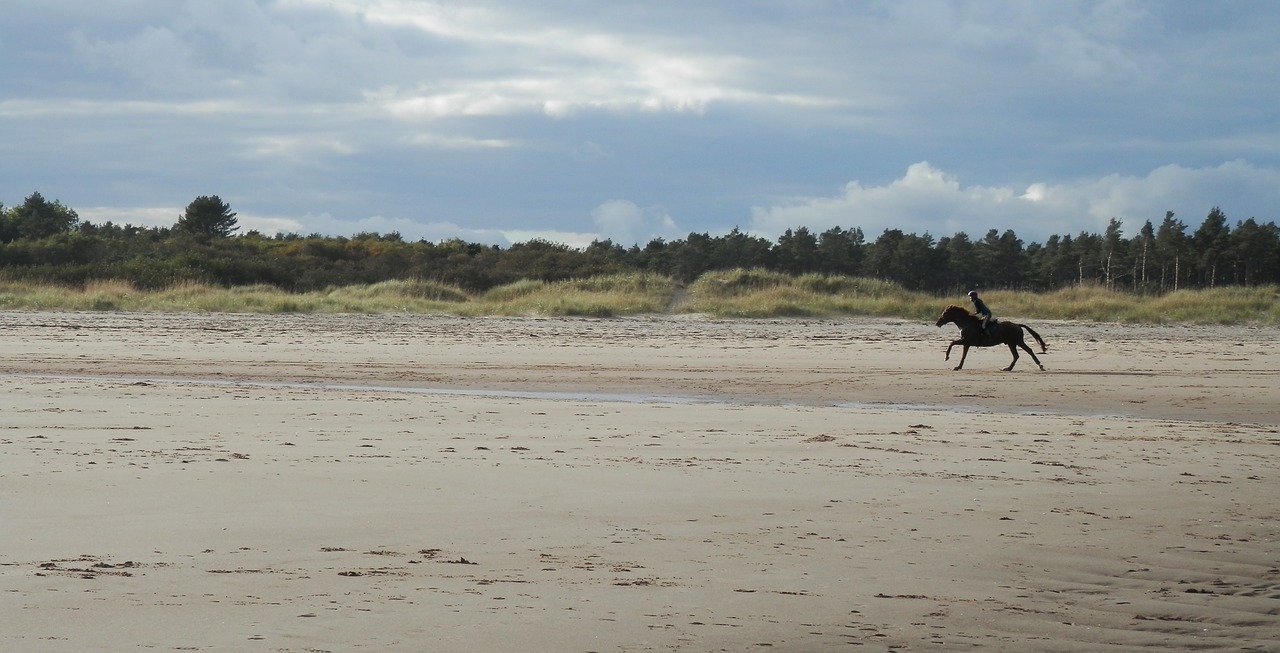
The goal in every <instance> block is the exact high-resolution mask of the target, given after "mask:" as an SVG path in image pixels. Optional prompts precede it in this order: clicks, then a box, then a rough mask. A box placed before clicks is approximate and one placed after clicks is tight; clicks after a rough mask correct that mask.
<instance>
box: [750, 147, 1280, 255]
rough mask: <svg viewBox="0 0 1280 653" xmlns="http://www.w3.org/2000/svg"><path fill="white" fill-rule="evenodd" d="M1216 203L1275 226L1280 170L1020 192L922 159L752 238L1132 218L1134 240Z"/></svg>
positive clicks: (757, 227)
mask: <svg viewBox="0 0 1280 653" xmlns="http://www.w3.org/2000/svg"><path fill="white" fill-rule="evenodd" d="M1213 206H1219V207H1221V208H1222V210H1223V211H1224V212H1226V213H1227V216H1228V218H1231V219H1238V220H1242V219H1245V218H1249V217H1255V218H1258V219H1259V220H1261V221H1264V222H1266V221H1271V220H1274V219H1275V216H1274V211H1275V208H1274V207H1276V206H1280V170H1274V169H1262V168H1257V167H1254V166H1252V165H1249V164H1248V163H1245V162H1243V161H1229V162H1226V163H1223V164H1222V165H1219V166H1216V167H1212V168H1185V167H1182V166H1177V165H1168V166H1163V167H1161V168H1158V169H1156V170H1153V171H1152V172H1151V173H1150V174H1148V175H1146V176H1143V177H1133V176H1123V175H1109V176H1107V177H1104V178H1101V179H1096V180H1087V181H1080V182H1075V183H1069V184H1050V183H1045V182H1037V183H1033V184H1031V185H1029V186H1027V187H1026V188H1023V189H1017V188H1013V187H1007V186H1005V187H1001V186H992V187H986V186H976V185H970V186H966V185H964V184H962V183H961V181H960V180H959V179H958V178H957V177H955V176H954V175H950V174H948V173H946V172H944V171H942V170H939V169H937V168H935V167H933V166H931V165H929V164H928V163H926V162H921V163H916V164H913V165H911V166H910V167H908V168H907V171H906V173H905V174H904V175H903V176H902V177H901V178H899V179H896V180H894V181H892V182H890V183H888V184H885V185H883V186H870V187H868V186H863V185H862V184H860V183H858V182H856V181H852V182H849V183H848V184H846V185H845V187H844V189H843V191H842V192H841V193H839V194H837V195H833V196H829V197H804V198H793V199H791V200H789V201H787V202H784V203H780V204H777V205H773V206H758V207H754V208H752V219H751V223H750V231H752V232H753V233H758V234H761V235H764V236H766V237H774V236H776V235H777V234H780V233H782V232H784V231H785V230H787V229H794V228H796V227H800V226H803V227H806V228H808V229H809V230H810V231H816V232H821V231H825V230H826V229H828V228H830V227H834V226H840V227H843V228H854V227H859V228H861V229H862V230H863V231H864V232H865V234H866V236H867V238H868V240H874V239H875V238H877V237H878V236H879V235H880V234H881V233H883V232H884V230H886V229H900V230H902V231H904V232H907V233H915V234H920V235H923V234H925V233H929V234H931V235H933V236H934V237H935V238H936V237H942V236H950V235H953V234H955V233H957V232H961V231H963V232H965V233H967V234H968V235H969V236H970V237H973V238H981V237H982V236H983V235H985V234H986V232H987V231H988V230H990V229H997V230H1001V231H1003V230H1004V229H1013V230H1014V232H1015V233H1017V234H1018V236H1019V237H1021V238H1023V239H1024V240H1034V241H1038V242H1043V240H1044V239H1045V238H1046V237H1048V236H1050V235H1054V234H1057V235H1074V234H1075V233H1076V232H1078V231H1089V232H1093V233H1100V232H1102V231H1103V230H1104V229H1105V228H1106V225H1107V223H1108V222H1109V221H1110V220H1111V218H1118V219H1120V220H1121V221H1123V223H1124V225H1125V231H1126V233H1127V234H1128V235H1130V236H1131V235H1133V234H1134V233H1136V232H1137V229H1138V228H1140V226H1141V225H1142V223H1143V222H1145V221H1147V220H1151V221H1152V223H1153V224H1159V222H1160V220H1161V219H1163V217H1164V214H1165V211H1174V212H1175V213H1177V214H1178V215H1179V216H1180V218H1181V219H1183V222H1184V223H1186V224H1187V225H1188V226H1190V227H1192V228H1194V227H1195V226H1197V225H1198V224H1199V223H1200V220H1202V219H1203V217H1204V216H1205V215H1206V214H1207V213H1208V212H1209V210H1210V209H1211V208H1212V207H1213ZM1193 216H1194V217H1193Z"/></svg>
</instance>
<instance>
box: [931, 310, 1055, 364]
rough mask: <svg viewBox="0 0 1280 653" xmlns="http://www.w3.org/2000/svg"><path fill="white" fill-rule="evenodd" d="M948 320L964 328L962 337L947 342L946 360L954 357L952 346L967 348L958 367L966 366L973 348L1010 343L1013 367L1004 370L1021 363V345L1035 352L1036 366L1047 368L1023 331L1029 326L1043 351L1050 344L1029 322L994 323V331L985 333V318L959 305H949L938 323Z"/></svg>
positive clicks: (1032, 356)
mask: <svg viewBox="0 0 1280 653" xmlns="http://www.w3.org/2000/svg"><path fill="white" fill-rule="evenodd" d="M947 322H951V323H953V324H955V325H956V326H958V327H960V339H959V340H952V341H951V344H950V345H947V357H946V358H945V359H944V360H951V348H952V347H955V346H956V345H960V346H962V347H964V349H963V350H962V351H961V353H960V364H959V365H957V366H956V367H955V369H957V370H958V369H960V368H962V367H964V359H965V357H966V356H968V355H969V348H970V347H994V346H996V345H1009V353H1011V354H1013V362H1012V363H1009V367H1006V368H1004V371H1006V372H1008V371H1010V370H1012V369H1013V366H1014V365H1017V364H1018V347H1022V348H1023V349H1025V350H1027V353H1028V354H1031V360H1033V361H1035V362H1036V365H1039V366H1040V369H1042V370H1043V369H1044V365H1043V364H1042V363H1041V362H1040V359H1039V358H1036V353H1035V352H1034V351H1031V348H1030V347H1028V346H1027V343H1026V341H1025V340H1023V339H1022V330H1023V329H1026V330H1027V333H1030V334H1031V335H1032V336H1033V337H1034V338H1035V339H1036V342H1038V343H1040V353H1042V354H1043V353H1045V352H1046V351H1048V350H1049V346H1048V345H1046V344H1044V340H1043V339H1042V338H1041V337H1040V334H1038V333H1036V332H1035V330H1033V329H1032V328H1031V327H1029V326H1027V325H1025V324H1016V323H1014V322H992V323H991V333H983V331H982V318H980V317H978V316H977V315H974V314H973V313H970V312H969V311H968V310H967V309H965V308H964V307H962V306H956V305H955V304H952V305H950V306H948V307H947V310H945V311H942V317H940V318H938V326H942V325H944V324H946V323H947Z"/></svg>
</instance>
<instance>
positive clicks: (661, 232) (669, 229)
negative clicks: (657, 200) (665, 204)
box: [591, 200, 687, 247]
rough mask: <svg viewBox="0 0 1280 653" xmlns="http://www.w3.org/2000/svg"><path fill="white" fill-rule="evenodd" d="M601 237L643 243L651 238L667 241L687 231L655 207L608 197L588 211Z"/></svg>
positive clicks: (618, 241) (635, 243)
mask: <svg viewBox="0 0 1280 653" xmlns="http://www.w3.org/2000/svg"><path fill="white" fill-rule="evenodd" d="M591 220H592V222H594V223H595V225H596V228H597V229H598V230H599V232H600V235H601V236H602V237H603V238H607V239H609V240H612V241H613V242H614V243H617V244H619V245H622V246H623V247H630V246H631V245H641V246H643V245H645V244H647V243H648V242H649V241H651V240H653V239H654V238H664V239H667V240H671V239H675V238H680V237H682V236H684V235H687V234H681V233H679V231H680V230H679V227H677V226H676V222H675V220H674V219H672V218H671V216H669V215H667V214H666V213H665V212H663V211H662V210H660V209H657V208H641V207H639V206H637V205H636V203H635V202H632V201H629V200H609V201H607V202H604V203H603V204H601V205H599V206H597V207H596V208H595V209H593V210H592V211H591Z"/></svg>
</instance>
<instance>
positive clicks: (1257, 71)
mask: <svg viewBox="0 0 1280 653" xmlns="http://www.w3.org/2000/svg"><path fill="white" fill-rule="evenodd" d="M0 16H3V20H2V21H0V43H3V48H2V52H0V202H3V203H4V204H5V205H7V206H13V205H14V204H18V203H21V201H22V200H23V199H24V198H25V197H26V196H27V195H29V194H30V193H31V192H33V191H39V192H41V193H42V194H43V195H44V196H45V197H46V198H48V199H57V200H60V201H61V202H62V203H63V204H66V205H67V206H70V207H72V208H74V209H75V210H76V211H77V212H78V213H79V214H80V217H81V218H82V219H86V220H90V221H93V222H105V221H108V220H110V221H113V222H117V223H132V224H135V225H171V224H173V223H174V222H175V221H176V220H177V217H178V215H179V214H180V213H181V212H182V209H183V207H185V206H186V204H187V203H188V202H190V201H191V200H192V199H194V198H195V197H196V196H199V195H218V196H220V197H221V198H222V199H224V200H225V201H227V202H228V203H229V204H230V205H231V206H232V208H233V210H235V211H237V212H238V213H239V217H240V224H241V226H242V230H248V229H257V230H259V231H262V232H267V233H274V232H278V231H284V232H296V233H300V234H310V233H322V234H329V235H341V236H350V235H354V234H356V233H358V232H362V231H376V232H382V233H386V232H391V231H397V232H400V233H401V234H402V235H403V236H405V237H406V238H407V239H411V240H417V239H420V238H425V239H427V240H431V241H435V240H441V239H446V238H453V237H460V238H462V239H464V240H467V241H470V242H482V243H493V244H499V245H507V244H510V243H512V242H519V241H523V240H528V239H529V238H534V237H539V238H546V239H548V240H552V241H556V242H561V243H565V244H571V245H585V244H587V243H589V242H591V241H592V240H593V239H604V238H609V239H612V240H613V241H614V242H618V243H621V244H624V245H630V244H633V243H639V244H641V245H643V244H644V243H646V242H648V241H649V240H650V239H652V238H654V237H662V238H666V239H668V240H671V239H678V238H684V237H686V236H687V235H688V234H689V233H690V232H699V233H701V232H707V233H710V234H712V235H717V234H722V233H725V232H727V231H729V230H730V229H732V228H734V227H737V228H739V229H741V230H743V231H747V232H751V233H754V234H757V235H761V236H764V237H766V238H770V239H773V238H776V237H777V236H778V235H779V234H781V233H782V232H783V231H785V230H786V229H788V228H796V227H800V226H804V227H807V228H809V229H810V230H812V231H815V232H821V231H824V230H826V229H827V228H830V227H832V226H840V227H844V228H853V227H860V228H862V229H863V230H864V232H866V234H867V237H868V239H869V240H873V239H874V238H875V237H876V236H878V235H879V234H880V233H882V232H883V231H884V230H885V229H886V228H898V229H902V230H903V231H906V232H909V233H917V234H924V233H926V232H927V233H929V234H931V235H933V236H935V237H941V236H949V235H952V234H954V233H956V232H958V231H964V232H966V233H968V234H969V235H970V236H972V237H974V238H980V237H981V236H982V235H984V234H985V233H986V232H987V230H989V229H998V230H1001V231H1003V230H1005V229H1013V230H1014V231H1015V232H1016V233H1017V234H1018V235H1019V236H1020V237H1022V238H1023V239H1024V240H1026V241H1029V242H1030V241H1034V242H1043V239H1044V238H1046V237H1047V236H1048V235H1051V234H1075V233H1078V232H1080V231H1090V232H1101V231H1102V230H1103V229H1104V228H1105V226H1106V224H1107V222H1108V220H1109V219H1110V218H1112V217H1116V218H1120V219H1121V220H1123V221H1124V224H1125V226H1126V232H1127V233H1128V234H1132V233H1133V232H1135V231H1136V229H1137V228H1138V227H1140V226H1141V224H1142V222H1144V221H1146V220H1151V221H1152V222H1154V223H1156V224H1158V223H1159V222H1160V220H1161V219H1162V218H1163V217H1164V214H1165V211H1174V212H1175V213H1176V214H1177V216H1178V217H1179V218H1180V219H1182V220H1183V221H1184V222H1186V223H1187V224H1188V225H1190V226H1192V227H1193V228H1194V227H1195V226H1198V225H1199V223H1200V221H1201V220H1202V219H1203V218H1204V216H1205V214H1207V213H1208V212H1209V210H1210V209H1211V208H1213V207H1214V206H1220V207H1221V208H1222V210H1223V211H1224V212H1225V213H1226V214H1227V217H1228V220H1229V221H1230V222H1231V224H1233V225H1234V223H1235V222H1236V221H1237V220H1243V219H1246V218H1250V217H1254V218H1257V219H1259V220H1260V221H1263V222H1267V221H1274V220H1280V81H1278V78H1277V74H1278V73H1277V71H1280V46H1278V45H1277V43H1278V41H1277V38H1276V35H1277V34H1280V3H1276V2H1273V1H1272V0H1256V1H1235V0H1218V1H1215V2H1206V1H1204V0H1097V1H1083V0H1055V1H1054V2H1038V1H1032V0H1022V1H1009V2H1002V1H995V0H992V1H983V0H967V1H966V0H885V1H879V0H645V1H634V2H633V1H631V0H607V1H606V0H594V1H587V0H471V1H468V2H461V1H445V2H430V1H426V0H256V1H255V0H101V1H99V2H84V1H83V0H39V1H38V2H37V1H35V0H0Z"/></svg>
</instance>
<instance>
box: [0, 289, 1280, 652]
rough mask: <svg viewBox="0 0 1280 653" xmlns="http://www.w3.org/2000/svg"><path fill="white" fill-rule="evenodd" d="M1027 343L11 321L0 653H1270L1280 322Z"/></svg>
mask: <svg viewBox="0 0 1280 653" xmlns="http://www.w3.org/2000/svg"><path fill="white" fill-rule="evenodd" d="M1011 317H1012V316H1011ZM1028 322H1030V323H1031V324H1032V326H1033V327H1034V328H1035V329H1036V330H1037V331H1038V332H1039V333H1040V334H1041V335H1042V336H1044V338H1045V340H1046V341H1047V342H1048V344H1049V351H1048V353H1047V354H1043V355H1040V358H1041V360H1042V361H1043V362H1044V364H1045V367H1046V368H1047V369H1046V370H1045V371H1040V370H1039V369H1037V367H1036V365H1035V364H1034V363H1033V362H1032V361H1031V359H1030V357H1029V356H1026V355H1025V354H1023V356H1022V358H1021V360H1020V361H1019V362H1018V364H1017V367H1015V369H1014V370H1013V371H1012V372H1003V371H1001V370H1000V368H1002V367H1004V366H1006V365H1007V364H1008V363H1009V360H1010V356H1009V352H1008V350H1007V349H1004V348H1000V349H986V350H973V351H971V352H970V354H969V357H968V360H967V362H966V364H965V369H963V370H961V371H953V370H952V369H951V368H952V366H953V365H954V364H955V363H956V362H957V359H958V355H959V351H958V349H957V351H956V352H955V353H954V354H953V357H952V360H951V361H944V360H943V350H944V349H945V348H946V345H947V343H948V341H949V340H950V339H951V338H953V337H955V335H956V331H955V328H954V327H952V326H950V325H948V326H946V327H944V328H941V329H940V328H937V327H935V326H934V325H933V324H932V322H929V323H917V322H910V321H900V320H871V319H839V320H737V321H717V320H710V319H707V318H705V317H697V316H674V317H672V316H660V317H639V318H621V319H606V320H596V319H537V318H454V317H441V316H414V315H384V316H362V315H337V316H330V315H271V316H267V315H225V314H220V315H196V314H131V313H56V312H3V313H0V327H2V328H3V332H4V334H5V346H4V348H3V352H0V394H2V401H3V403H2V404H0V406H2V408H3V413H2V414H0V415H2V416H0V456H2V458H0V461H2V462H0V614H2V615H3V619H0V651H6V652H7V651H17V652H41V651H122V650H138V649H144V650H156V651H272V652H309V653H318V652H322V651H327V652H333V653H338V652H342V651H446V652H453V651H459V652H461V651H553V652H559V651H566V652H576V653H586V652H589V651H596V652H602V653H603V652H607V651H823V650H855V651H1068V652H1079V653H1084V652H1093V651H1139V650H1143V651H1171V650H1221V651H1280V643H1278V642H1280V406H1278V405H1280V329H1276V328H1255V327H1201V326H1195V327H1193V326H1181V325H1177V326H1166V325H1161V326H1130V325H1116V324H1103V325H1085V324H1075V323H1066V322H1049V321H1045V322H1038V321H1028ZM1037 351H1038V350H1037Z"/></svg>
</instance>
